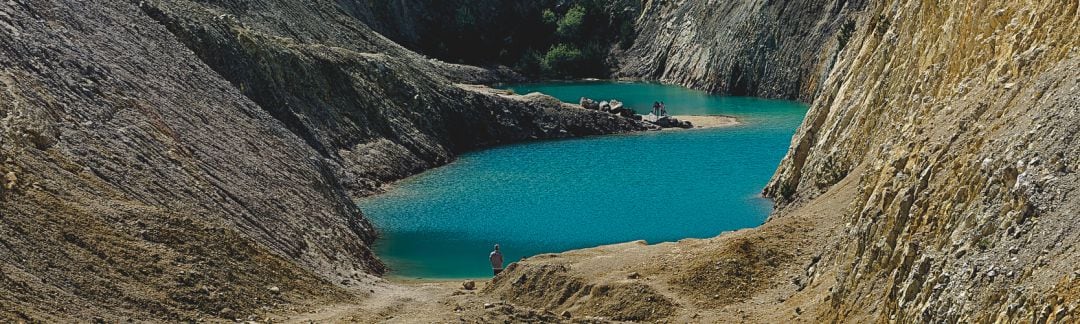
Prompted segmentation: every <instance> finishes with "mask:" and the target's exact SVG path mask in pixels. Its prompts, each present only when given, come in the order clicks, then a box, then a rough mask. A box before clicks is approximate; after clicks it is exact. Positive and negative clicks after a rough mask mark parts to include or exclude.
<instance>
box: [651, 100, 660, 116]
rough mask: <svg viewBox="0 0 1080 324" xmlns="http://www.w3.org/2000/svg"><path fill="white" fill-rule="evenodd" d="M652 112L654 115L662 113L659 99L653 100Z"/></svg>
mask: <svg viewBox="0 0 1080 324" xmlns="http://www.w3.org/2000/svg"><path fill="white" fill-rule="evenodd" d="M652 114H653V115H660V102H659V101H653V102H652Z"/></svg>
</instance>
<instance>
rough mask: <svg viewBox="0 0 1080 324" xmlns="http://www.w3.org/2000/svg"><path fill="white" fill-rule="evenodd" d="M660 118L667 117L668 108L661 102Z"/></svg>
mask: <svg viewBox="0 0 1080 324" xmlns="http://www.w3.org/2000/svg"><path fill="white" fill-rule="evenodd" d="M660 116H667V106H666V105H664V102H663V101H661V102H660Z"/></svg>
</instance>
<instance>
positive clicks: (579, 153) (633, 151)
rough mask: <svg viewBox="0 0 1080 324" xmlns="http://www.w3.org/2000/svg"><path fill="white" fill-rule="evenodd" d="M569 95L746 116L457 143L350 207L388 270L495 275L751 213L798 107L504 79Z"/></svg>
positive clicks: (716, 228)
mask: <svg viewBox="0 0 1080 324" xmlns="http://www.w3.org/2000/svg"><path fill="white" fill-rule="evenodd" d="M508 88H510V89H514V90H515V92H517V93H527V92H533V91H540V92H544V93H547V94H550V95H553V96H555V97H558V98H559V99H561V100H563V101H567V102H577V101H578V98H580V97H581V96H589V97H591V98H595V99H610V98H618V99H619V100H621V101H623V102H624V103H626V105H627V106H629V107H631V108H634V109H635V110H637V111H638V112H648V110H649V109H650V107H651V105H652V102H653V101H655V100H663V101H665V103H666V104H667V108H668V111H669V113H672V114H726V115H733V116H736V117H738V118H739V119H740V120H741V121H743V122H744V124H743V125H740V126H735V127H729V128H718V129H705V130H686V131H663V132H649V133H644V134H635V135H614V136H601V137H590V138H580V139H570V140H557V141H540V142H532V143H525V144H517V145H509V146H502V147H498V148H493V149H487V150H482V151H477V152H472V153H468V154H464V155H462V156H460V157H459V159H458V160H457V161H455V162H454V163H451V164H450V165H448V166H445V167H442V168H438V169H434V170H431V171H428V172H425V173H423V174H421V175H418V176H415V177H412V178H410V179H407V180H404V181H402V182H400V183H398V184H396V185H395V186H394V188H393V189H392V190H390V191H389V192H387V193H385V194H381V195H378V196H375V197H371V198H368V199H365V200H363V201H361V203H360V207H361V208H362V209H363V210H364V212H365V213H366V215H367V216H368V217H369V218H370V219H371V220H372V221H373V222H374V223H375V225H376V227H377V228H379V229H380V231H381V232H382V234H383V237H382V239H380V241H379V242H378V243H377V244H376V246H375V250H376V253H377V254H379V256H380V257H382V259H383V260H384V261H386V262H387V264H388V265H389V266H390V267H391V268H392V273H391V274H392V275H396V276H403V277H409V278H414V277H420V278H472V277H485V276H490V275H491V270H490V266H488V263H487V254H488V252H489V251H490V249H491V246H492V244H494V243H499V244H501V245H502V247H503V253H504V254H505V255H506V260H507V262H509V261H512V260H517V259H520V258H521V257H524V256H531V255H535V254H540V253H547V252H561V251H566V250H570V249H576V248H583V247H589V246H596V245H600V244H608V243H617V242H625V241H632V240H639V239H642V240H646V241H648V242H650V243H655V242H661V241H674V240H678V239H682V238H687V237H695V238H704V237H712V236H716V235H717V234H719V233H721V232H723V231H730V230H736V229H741V228H746V227H753V226H757V225H760V224H761V223H762V222H763V221H764V220H765V218H766V217H767V216H768V214H769V212H770V210H771V207H772V206H771V204H770V202H769V201H768V200H765V199H762V198H760V196H759V192H760V191H761V189H762V187H763V186H764V185H765V183H766V182H767V181H768V180H769V177H770V176H772V173H773V171H774V170H775V169H776V166H777V164H778V163H779V161H780V159H781V158H782V157H783V155H784V153H785V152H786V150H787V147H788V145H789V143H790V140H791V136H792V134H793V133H794V131H795V128H796V127H798V125H799V123H800V122H801V121H802V118H803V116H804V114H805V113H806V107H805V106H804V105H802V104H799V103H796V102H790V101H778V100H764V99H756V98H744V97H723V96H714V95H708V94H706V93H703V92H698V91H692V90H687V89H684V88H679V87H674V86H664V85H657V84H644V83H613V82H584V83H549V84H523V85H512V86H509V87H508Z"/></svg>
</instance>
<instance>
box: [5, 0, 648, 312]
mask: <svg viewBox="0 0 1080 324" xmlns="http://www.w3.org/2000/svg"><path fill="white" fill-rule="evenodd" d="M343 12H344V11H343V10H342V9H341V8H340V7H339V6H338V5H337V4H336V3H335V2H333V1H244V2H236V1H29V2H27V1H15V2H11V1H9V2H4V3H0V63H2V64H0V138H2V141H0V162H2V164H0V176H2V177H3V180H2V181H0V182H2V183H0V184H2V185H3V186H2V189H0V202H2V205H0V219H2V221H0V305H2V307H0V318H3V319H4V320H26V319H37V320H45V321H66V320H71V319H76V320H80V321H90V320H92V319H94V317H101V318H100V319H103V320H107V321H121V320H125V319H143V320H161V319H169V320H193V319H197V318H199V317H205V316H211V317H222V318H226V319H233V318H246V316H248V315H250V314H254V313H256V312H264V311H265V310H266V309H269V308H281V307H292V306H288V305H290V304H295V303H298V302H303V303H323V302H330V301H334V300H339V299H341V298H344V297H346V296H350V295H351V293H347V291H352V293H357V292H360V291H363V292H366V291H368V290H367V289H363V288H364V287H367V285H370V284H371V282H372V280H373V279H374V278H372V277H371V276H370V275H371V274H378V273H380V272H381V271H382V265H381V263H380V262H379V261H378V260H376V259H375V258H374V256H373V255H372V254H371V252H370V250H369V249H368V245H369V244H370V243H371V241H372V240H373V239H374V238H375V230H374V229H373V228H372V227H371V226H370V225H369V224H368V223H367V221H366V220H365V219H364V217H363V215H362V214H361V212H360V211H359V210H358V209H357V208H356V207H355V206H354V205H353V203H352V200H351V199H350V196H357V195H363V194H366V193H369V192H371V191H373V190H377V188H378V187H379V186H380V185H381V184H383V183H385V182H386V181H391V180H396V179H400V178H402V177H405V176H408V175H410V174H413V173H416V172H419V171H421V170H423V169H426V168H430V167H433V166H437V165H440V164H443V163H446V162H448V161H450V160H451V159H452V158H453V156H454V155H455V154H457V153H460V152H463V151H466V150H470V149H474V148H479V147H483V146H487V145H492V144H498V143H506V142H512V141H520V140H530V139H536V138H552V137H567V136H576V135H588V134H603V133H612V132H626V131H633V130H640V129H643V126H642V125H641V124H640V123H638V122H635V121H632V120H629V119H625V118H615V117H613V116H612V115H610V114H603V113H599V112H591V111H586V110H583V109H568V108H567V107H566V106H564V105H562V104H560V103H558V102H557V101H555V100H554V99H553V98H550V97H545V96H525V97H514V96H502V95H495V94H491V93H487V92H485V91H477V90H475V88H473V87H463V86H460V85H457V84H455V83H454V82H477V81H483V80H490V78H491V77H492V74H489V73H488V72H487V71H485V70H482V69H478V68H472V67H466V66H459V65H452V64H446V63H442V62H437V61H430V60H427V59H424V58H422V57H420V56H419V55H416V54H414V53H411V52H409V51H407V50H404V49H402V48H400V47H399V46H397V45H395V44H393V43H392V42H390V41H388V40H386V39H385V38H382V37H381V36H379V35H377V34H375V33H373V32H371V31H370V29H368V28H367V27H366V26H364V25H363V24H362V23H359V22H358V21H357V20H356V19H355V18H354V17H352V16H349V15H346V14H344V13H343ZM238 17H239V18H238ZM361 289H362V290H361Z"/></svg>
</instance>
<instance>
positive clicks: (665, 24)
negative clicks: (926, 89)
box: [612, 0, 866, 101]
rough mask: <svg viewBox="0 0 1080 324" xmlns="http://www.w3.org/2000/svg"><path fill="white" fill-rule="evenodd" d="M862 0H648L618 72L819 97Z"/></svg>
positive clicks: (771, 94) (705, 86) (762, 93)
mask: <svg viewBox="0 0 1080 324" xmlns="http://www.w3.org/2000/svg"><path fill="white" fill-rule="evenodd" d="M865 2H866V1H862V0H853V1H849V0H835V1H825V2H819V1H801V0H785V1H765V0H752V1H687V0H680V1H645V2H644V4H643V5H642V8H641V13H640V16H639V17H638V20H637V22H636V24H635V25H636V26H637V27H636V30H637V36H636V38H635V41H634V45H633V46H632V47H631V48H630V49H628V50H625V51H621V50H619V49H618V48H614V49H615V51H614V52H613V54H612V56H613V58H614V59H615V60H617V61H618V64H617V66H618V69H617V71H616V72H615V75H614V76H616V77H630V78H644V79H652V80H659V81H662V82H665V83H673V84H679V85H683V86H686V87H690V88H695V89H702V90H706V91H710V92H716V93H724V94H732V95H743V96H758V97H768V98H787V99H799V100H803V101H810V100H812V99H813V98H814V97H815V95H816V94H817V92H818V90H819V89H820V88H821V86H822V83H823V82H824V81H825V79H826V78H827V77H828V75H829V72H830V71H831V70H832V66H833V64H834V61H835V60H836V56H837V54H838V53H839V52H840V50H841V49H843V48H844V47H846V46H847V43H848V39H849V37H850V33H851V32H852V31H853V30H854V24H855V17H856V14H857V13H859V12H860V11H861V10H862V8H863V7H864V6H865V5H866V4H865Z"/></svg>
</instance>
